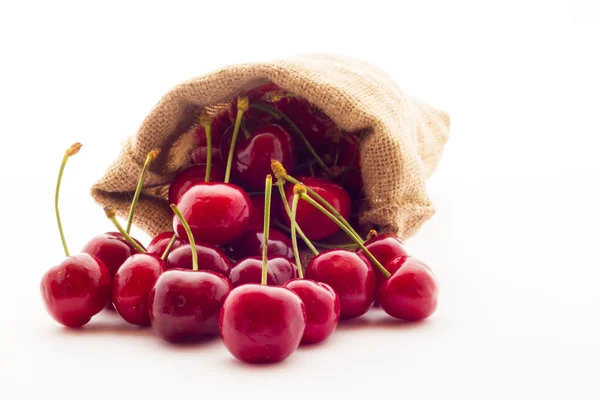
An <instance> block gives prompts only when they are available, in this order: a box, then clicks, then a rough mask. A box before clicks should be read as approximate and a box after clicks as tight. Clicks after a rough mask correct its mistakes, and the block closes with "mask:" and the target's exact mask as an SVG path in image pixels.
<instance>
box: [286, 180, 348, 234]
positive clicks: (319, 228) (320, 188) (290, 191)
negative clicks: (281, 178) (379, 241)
mask: <svg viewBox="0 0 600 400" xmlns="http://www.w3.org/2000/svg"><path fill="white" fill-rule="evenodd" d="M299 180H300V181H301V182H302V184H303V185H304V186H305V187H307V188H310V189H311V190H312V191H314V192H315V193H317V194H319V195H320V196H321V197H322V198H323V199H325V201H327V202H328V203H329V204H330V205H331V206H332V207H333V208H334V209H335V210H337V212H339V214H341V215H342V217H344V218H345V219H347V218H348V217H349V215H350V208H351V205H350V196H349V195H348V192H346V191H345V190H344V189H343V188H342V187H341V186H340V185H338V184H336V183H334V182H330V181H327V180H325V179H321V178H300V179H299ZM285 195H286V198H287V201H288V204H291V203H292V199H293V197H294V187H293V185H286V188H285ZM284 216H285V218H286V221H287V223H288V224H289V221H290V219H289V217H288V216H287V213H285V215H284ZM297 218H298V225H299V226H300V228H301V229H302V231H303V232H304V234H305V235H306V237H307V238H309V239H310V240H320V239H325V238H328V237H330V236H332V235H334V234H335V233H336V232H338V231H339V228H338V226H337V225H336V224H335V223H334V222H332V221H331V220H329V219H328V218H327V217H326V216H324V215H322V214H321V213H320V212H319V210H316V209H314V208H313V207H311V205H310V204H307V203H306V202H303V201H301V202H300V203H299V204H298V216H297Z"/></svg>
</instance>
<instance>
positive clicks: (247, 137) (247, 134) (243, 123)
mask: <svg viewBox="0 0 600 400" xmlns="http://www.w3.org/2000/svg"><path fill="white" fill-rule="evenodd" d="M242 132H244V137H245V138H246V139H250V138H251V137H252V135H251V134H250V131H249V130H248V127H246V121H244V120H242Z"/></svg>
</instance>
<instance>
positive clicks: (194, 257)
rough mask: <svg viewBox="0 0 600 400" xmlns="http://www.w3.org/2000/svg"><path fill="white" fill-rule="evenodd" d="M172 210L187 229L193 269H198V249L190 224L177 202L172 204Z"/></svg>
mask: <svg viewBox="0 0 600 400" xmlns="http://www.w3.org/2000/svg"><path fill="white" fill-rule="evenodd" d="M171 210H173V212H174V213H175V215H176V216H177V218H179V221H180V222H181V225H183V229H185V233H186V234H187V237H188V242H190V246H191V248H192V270H193V271H198V251H197V250H196V241H195V240H194V235H192V230H191V229H190V225H189V224H188V223H187V221H186V220H185V218H183V215H182V214H181V211H179V208H177V206H176V205H175V204H171ZM173 237H175V235H173Z"/></svg>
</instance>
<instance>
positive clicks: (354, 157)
mask: <svg viewBox="0 0 600 400" xmlns="http://www.w3.org/2000/svg"><path fill="white" fill-rule="evenodd" d="M359 144H360V137H359V136H357V135H356V134H347V135H344V136H342V138H341V139H340V143H339V151H340V155H339V159H338V165H339V166H341V174H340V175H339V180H338V181H339V183H340V185H342V186H343V187H344V188H345V189H346V190H348V191H350V192H352V193H358V192H360V191H361V190H362V188H363V181H362V174H361V169H360V151H359Z"/></svg>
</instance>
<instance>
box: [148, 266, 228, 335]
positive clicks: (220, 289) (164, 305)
mask: <svg viewBox="0 0 600 400" xmlns="http://www.w3.org/2000/svg"><path fill="white" fill-rule="evenodd" d="M231 289H232V286H231V282H229V280H228V279H227V278H225V277H224V276H223V275H220V274H217V273H214V272H209V271H190V270H178V269H174V270H170V271H166V272H165V273H163V274H162V275H161V276H160V277H159V278H158V280H157V281H156V283H155V284H154V287H153V288H152V291H151V292H150V296H149V299H148V301H149V306H150V309H149V310H150V323H151V325H152V329H153V330H154V332H155V333H156V334H157V335H158V336H160V337H161V338H163V339H165V340H168V341H170V342H182V341H189V340H198V339H201V338H202V337H205V336H211V335H217V334H219V313H220V311H221V306H222V305H223V301H225V298H226V297H227V295H228V294H229V292H230V291H231Z"/></svg>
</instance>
